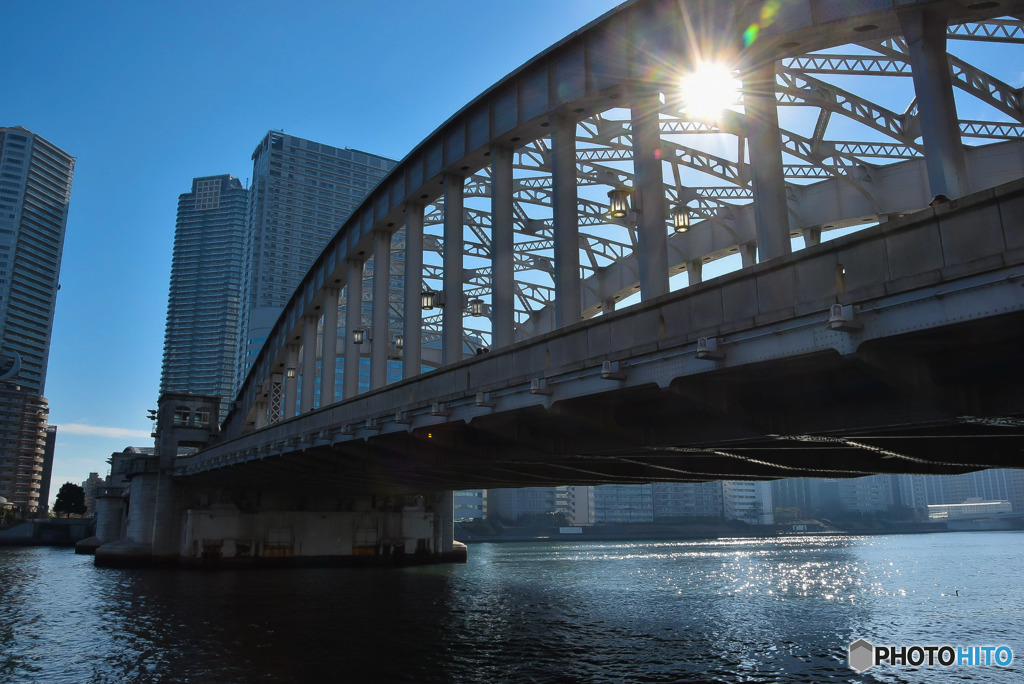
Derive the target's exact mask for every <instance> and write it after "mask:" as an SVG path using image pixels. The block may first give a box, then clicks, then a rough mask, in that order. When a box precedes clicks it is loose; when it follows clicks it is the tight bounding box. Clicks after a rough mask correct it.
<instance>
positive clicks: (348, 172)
mask: <svg viewBox="0 0 1024 684" xmlns="http://www.w3.org/2000/svg"><path fill="white" fill-rule="evenodd" d="M252 160H253V172H252V177H253V178H252V186H251V188H250V190H249V212H248V222H247V238H246V240H247V241H246V251H245V272H244V275H243V311H242V321H241V325H240V332H241V335H240V345H239V353H238V358H237V365H236V377H235V383H236V384H235V387H236V388H237V387H238V385H239V384H240V383H241V381H242V380H243V379H244V377H245V374H246V373H247V372H248V370H249V367H250V366H251V365H252V363H253V361H254V360H255V358H256V355H257V354H259V351H260V349H261V348H262V346H263V342H264V341H265V340H266V337H267V335H268V334H269V333H270V330H271V329H272V328H273V326H274V323H275V322H276V321H277V317H278V316H279V315H280V313H281V309H283V308H284V305H285V304H286V303H287V302H288V299H289V298H290V297H291V295H292V292H293V291H294V290H295V288H296V287H297V286H298V284H299V282H300V281H301V280H302V277H303V276H304V275H305V274H306V271H307V270H308V269H309V267H310V265H311V264H312V263H313V261H314V260H315V259H316V257H317V256H319V255H320V252H321V251H323V248H324V247H325V246H326V245H327V242H328V241H329V240H330V239H331V238H332V237H333V236H334V234H335V233H337V231H338V229H339V228H340V227H341V225H342V224H343V223H344V222H345V219H347V218H348V217H349V215H350V214H351V213H352V212H353V211H354V210H355V208H356V207H357V206H358V205H359V203H360V202H361V201H362V200H363V198H364V197H365V196H366V194H367V193H368V192H369V191H370V190H371V189H373V187H374V186H375V185H376V184H377V183H378V182H379V181H380V179H381V178H383V177H384V176H385V175H387V173H388V172H389V171H390V170H391V169H392V168H393V167H394V166H395V162H394V161H393V160H391V159H386V158H384V157H379V156H377V155H373V154H368V153H366V152H360V151H358V150H351V149H347V148H346V149H341V148H337V147H332V146H330V145H324V144H322V143H317V142H313V141H312V140H305V139H303V138H297V137H295V136H292V135H286V134H285V133H283V132H279V131H270V132H269V133H267V135H266V136H264V138H263V140H261V141H260V143H259V145H257V146H256V149H255V150H254V151H253V154H252Z"/></svg>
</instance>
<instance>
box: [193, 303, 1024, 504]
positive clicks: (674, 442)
mask: <svg viewBox="0 0 1024 684" xmlns="http://www.w3.org/2000/svg"><path fill="white" fill-rule="evenodd" d="M1022 296H1024V294H1022ZM1021 387H1024V315H1022V314H1019V313H1014V314H1009V315H1004V316H998V317H993V318H989V319H984V320H981V321H975V322H971V323H965V324H962V325H959V326H955V327H953V328H949V327H947V328H944V329H942V330H941V332H935V331H924V332H918V333H912V334H905V335H900V336H896V337H891V338H887V339H885V340H877V341H873V342H869V343H865V344H864V345H861V347H860V348H859V349H858V351H857V352H856V353H855V354H851V355H846V356H843V355H840V354H839V353H837V352H819V353H815V354H812V355H806V356H799V357H791V358H787V359H784V360H781V361H776V362H768V363H763V364H759V365H758V366H757V368H756V372H751V370H750V369H749V368H748V369H723V370H721V371H713V372H709V373H703V374H699V375H690V376H686V377H681V378H677V379H676V380H674V381H673V382H672V383H671V384H670V385H669V386H668V387H667V388H665V389H662V388H659V387H657V386H654V385H651V386H646V387H639V388H629V389H620V390H614V391H609V392H605V393H601V394H597V395H589V396H586V397H581V398H578V399H570V400H566V401H559V402H554V403H553V404H552V405H551V406H550V408H547V409H545V408H543V407H530V408H526V409H522V410H518V411H505V412H501V413H495V414H493V415H486V416H478V417H476V418H474V419H473V420H471V421H469V422H465V421H452V422H448V423H444V424H439V425H435V426H432V427H429V428H416V429H413V430H410V431H408V432H393V433H390V434H381V435H378V436H373V437H369V438H367V439H358V440H350V441H345V442H339V443H336V444H333V445H323V446H308V447H306V448H296V450H294V451H292V452H290V453H284V454H281V455H279V456H273V457H267V458H264V459H257V460H252V461H248V462H245V463H242V464H238V465H234V466H225V467H222V468H215V469H211V470H209V471H206V472H203V473H200V474H196V475H193V476H190V477H188V478H186V479H187V480H189V481H192V482H196V483H202V484H214V485H220V486H227V487H235V488H250V487H256V488H259V487H272V488H274V489H277V490H289V489H294V490H295V491H297V492H310V491H317V490H322V491H329V492H345V491H353V492H355V491H361V492H366V491H375V492H401V491H426V490H437V489H463V488H472V487H491V488H497V487H519V486H545V485H566V484H576V485H588V484H608V483H641V482H651V481H705V480H717V479H773V478H780V477H801V476H805V477H856V476H860V475H865V474H870V473H959V472H966V471H969V470H976V469H979V468H986V467H1021V466H1022V465H1024V446H1022V445H1024V393H1022V392H1021V391H1020V389H1019V388H1021Z"/></svg>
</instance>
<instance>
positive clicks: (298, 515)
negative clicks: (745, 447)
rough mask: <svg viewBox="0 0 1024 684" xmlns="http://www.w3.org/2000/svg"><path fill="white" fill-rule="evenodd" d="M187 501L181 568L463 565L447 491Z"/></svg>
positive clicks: (209, 495)
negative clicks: (404, 494)
mask: <svg viewBox="0 0 1024 684" xmlns="http://www.w3.org/2000/svg"><path fill="white" fill-rule="evenodd" d="M190 499H191V503H190V507H189V508H187V509H186V510H185V511H184V513H183V516H182V517H183V521H184V522H183V530H182V535H181V547H180V549H179V551H178V557H179V560H180V562H181V564H182V565H186V566H192V567H204V568H212V567H245V566H260V567H265V566H303V565H331V566H344V565H359V566H377V565H420V564H425V563H439V562H460V561H465V560H466V551H465V547H464V546H463V545H461V544H458V543H456V542H455V541H454V538H453V533H454V518H453V512H454V508H453V505H452V504H453V497H452V493H451V492H445V493H443V494H441V495H437V494H431V495H427V496H420V495H413V496H403V495H393V496H374V495H361V496H356V497H340V498H339V497H336V496H320V497H308V496H302V497H298V496H291V495H287V494H272V493H270V492H255V491H246V492H238V491H236V492H230V493H229V492H226V491H220V492H204V493H200V494H197V495H196V494H194V495H192V496H191V497H190ZM229 499H233V501H230V500H229ZM192 506H194V507H192Z"/></svg>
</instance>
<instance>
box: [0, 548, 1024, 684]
mask: <svg viewBox="0 0 1024 684" xmlns="http://www.w3.org/2000/svg"><path fill="white" fill-rule="evenodd" d="M958 593H959V595H957V594H958ZM860 637H863V638H866V639H867V640H868V641H871V642H872V643H874V644H891V645H898V644H922V645H930V644H935V645H942V644H953V645H1001V644H1005V645H1007V646H1009V647H1011V648H1012V649H1013V652H1014V656H1015V659H1014V662H1013V663H1012V664H1011V666H1010V667H1009V668H997V667H986V668H970V667H951V668H942V667H940V666H938V665H936V666H933V667H921V668H916V669H915V668H908V667H889V666H876V667H873V668H871V669H869V670H868V671H867V672H865V673H864V674H862V675H858V674H857V673H856V672H854V671H853V670H851V669H849V668H848V667H847V663H846V648H847V646H848V645H849V644H850V642H852V641H854V640H856V639H857V638H860ZM1021 659H1024V533H1015V532H991V533H987V532H971V533H966V532H965V533H950V534H931V535H908V536H880V537H817V538H815V537H791V538H783V539H770V540H769V539H741V540H718V541H681V542H602V543H596V542H590V543H587V542H550V543H527V544H480V545H472V546H470V547H469V562H468V563H466V564H465V565H447V566H430V567H419V568H398V569H386V570H356V569H327V568H324V569H319V568H317V569H302V570H253V571H221V572H200V571H183V570H181V571H179V570H150V571H137V570H136V571H127V570H114V569H98V568H95V567H94V566H93V564H92V557H91V556H76V555H74V554H73V553H72V552H71V551H70V550H66V549H50V548H3V549H0V682H45V683H47V684H49V683H51V682H52V683H60V682H68V683H75V684H78V683H80V682H123V681H129V682H218V683H222V682H321V681H410V682H422V681H457V682H462V681H465V682H520V681H526V682H563V681H580V682H584V681H604V682H620V681H634V682H635V681H643V682H656V681H665V682H676V681H686V680H702V681H719V680H724V681H779V682H794V681H805V682H819V681H825V680H830V679H833V680H839V681H886V682H902V681H906V682H917V681H926V680H927V681H929V682H935V681H940V682H941V681H1006V682H1011V681H1022V680H1024V679H1022V676H1021V673H1022V672H1024V668H1022V667H1021V666H1020V660H1021Z"/></svg>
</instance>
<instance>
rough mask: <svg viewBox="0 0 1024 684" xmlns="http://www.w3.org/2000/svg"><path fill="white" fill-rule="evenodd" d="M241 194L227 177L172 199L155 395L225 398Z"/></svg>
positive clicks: (229, 385) (234, 340)
mask: <svg viewBox="0 0 1024 684" xmlns="http://www.w3.org/2000/svg"><path fill="white" fill-rule="evenodd" d="M247 196H248V195H247V192H246V190H245V188H243V187H242V184H241V183H240V182H239V180H238V179H237V178H234V177H233V176H229V175H221V176H204V177H201V178H193V179H192V190H191V191H190V192H187V193H185V194H183V195H180V196H179V197H178V219H177V223H176V225H175V229H174V256H173V258H172V262H171V286H170V291H169V294H168V297H167V327H166V329H165V333H164V360H163V369H162V371H161V374H160V392H161V393H163V392H192V393H195V394H205V395H209V396H218V397H221V399H222V402H221V414H222V415H221V418H223V416H224V415H225V414H226V413H227V408H228V404H229V403H230V400H231V399H233V396H232V392H233V389H234V387H233V383H234V370H235V369H234V367H235V353H236V349H237V346H238V325H239V322H240V316H241V289H242V271H243V267H244V261H245V259H244V255H245V212H246V199H247Z"/></svg>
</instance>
